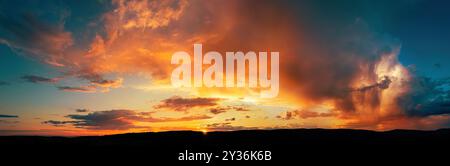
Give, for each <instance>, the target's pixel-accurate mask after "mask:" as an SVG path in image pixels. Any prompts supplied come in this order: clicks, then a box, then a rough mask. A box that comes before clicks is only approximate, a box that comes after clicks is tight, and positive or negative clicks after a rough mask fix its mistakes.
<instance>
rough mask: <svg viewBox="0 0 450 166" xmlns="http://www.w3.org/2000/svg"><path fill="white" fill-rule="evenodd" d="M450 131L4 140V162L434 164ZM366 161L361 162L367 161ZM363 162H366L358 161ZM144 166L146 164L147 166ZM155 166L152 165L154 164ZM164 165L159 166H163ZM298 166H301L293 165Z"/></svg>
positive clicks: (190, 133) (180, 133)
mask: <svg viewBox="0 0 450 166" xmlns="http://www.w3.org/2000/svg"><path fill="white" fill-rule="evenodd" d="M449 145H450V129H441V130H436V131H417V130H393V131H386V132H376V131H367V130H350V129H289V130H287V129H286V130H246V131H231V132H208V133H207V134H204V133H202V132H194V131H169V132H157V133H129V134H118V135H108V136H83V137H41V136H3V137H0V147H1V151H3V152H6V153H4V154H3V155H2V156H3V157H2V158H3V159H6V158H9V157H17V156H21V157H26V158H32V159H34V160H35V161H47V160H48V161H53V160H63V161H71V162H82V161H84V159H87V158H90V159H94V161H97V162H103V161H108V162H121V163H128V164H130V163H135V162H136V163H137V162H142V161H144V163H145V161H148V162H152V163H154V162H161V161H163V162H176V163H179V164H204V162H203V161H177V157H178V154H179V153H184V152H185V150H188V151H190V152H208V153H211V152H212V153H214V154H217V155H220V156H221V157H220V158H217V159H213V160H212V161H211V163H210V164H217V163H225V164H227V163H237V164H252V163H253V164H254V163H261V164H263V163H272V164H274V163H278V162H289V163H296V162H298V163H303V162H314V163H316V164H320V163H340V164H363V165H365V164H369V163H371V164H373V163H379V164H385V163H388V162H391V161H401V162H403V163H406V162H407V163H413V162H415V161H426V162H435V161H439V160H443V159H446V158H448V157H449V153H448V151H449V150H450V146H449ZM223 150H241V151H245V150H253V151H255V150H263V151H271V153H272V155H271V156H272V159H271V160H270V161H220V159H221V158H222V157H223V154H222V151H223ZM361 159H362V160H364V161H362V160H361ZM358 161H362V162H358ZM144 165H145V164H144ZM150 165H151V164H150ZM158 165H159V164H158ZM294 165H296V164H294Z"/></svg>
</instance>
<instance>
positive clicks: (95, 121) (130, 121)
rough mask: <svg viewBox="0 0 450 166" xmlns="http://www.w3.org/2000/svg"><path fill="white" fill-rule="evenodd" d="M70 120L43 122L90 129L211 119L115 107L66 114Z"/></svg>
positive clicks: (129, 127)
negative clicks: (171, 115)
mask: <svg viewBox="0 0 450 166" xmlns="http://www.w3.org/2000/svg"><path fill="white" fill-rule="evenodd" d="M66 117H67V118H69V119H71V120H68V121H56V120H48V121H44V122H42V123H43V124H49V125H53V126H63V125H66V124H70V125H73V126H74V127H77V128H85V129H89V130H128V129H133V128H148V126H140V125H136V124H135V123H137V122H174V121H193V120H204V119H210V118H211V117H210V116H207V115H192V116H184V117H178V118H161V117H159V118H156V117H153V116H152V112H138V111H134V110H126V109H115V110H107V111H95V112H90V113H88V114H86V115H74V114H70V115H67V116H66Z"/></svg>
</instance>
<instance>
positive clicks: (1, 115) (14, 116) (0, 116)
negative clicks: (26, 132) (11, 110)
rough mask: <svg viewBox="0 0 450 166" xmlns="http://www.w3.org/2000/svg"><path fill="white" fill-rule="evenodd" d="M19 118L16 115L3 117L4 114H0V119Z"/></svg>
mask: <svg viewBox="0 0 450 166" xmlns="http://www.w3.org/2000/svg"><path fill="white" fill-rule="evenodd" d="M18 117H19V116H17V115H4V114H0V118H18Z"/></svg>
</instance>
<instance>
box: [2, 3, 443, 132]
mask: <svg viewBox="0 0 450 166" xmlns="http://www.w3.org/2000/svg"><path fill="white" fill-rule="evenodd" d="M449 5H450V2H449V1H444V0H441V1H440V0H431V1H430V0H426V1H425V0H424V1H422V0H397V1H390V0H389V1H388V0H381V1H376V0H339V1H337V0H336V1H333V0H314V1H313V0H300V1H294V0H292V1H290V0H280V1H276V0H273V1H270V0H208V1H207V0H192V1H191V0H189V1H184V0H180V1H178V0H161V1H158V0H157V1H121V0H113V1H108V0H97V1H94V0H82V1H64V0H60V1H57V0H55V1H51V0H49V1H41V2H38V1H22V0H14V1H12V0H0V135H67V136H74V135H104V134H113V133H126V132H148V131H150V132H153V131H155V132H156V131H168V130H196V131H224V130H225V131H228V130H246V129H279V128H352V129H369V130H392V129H423V130H430V129H438V128H447V127H450V116H449V113H450V91H449V90H450V77H449V76H450V75H449V71H450V12H449V10H448V6H449ZM195 43H199V44H202V45H203V52H204V53H205V52H208V51H217V52H219V53H221V54H222V55H225V52H227V51H243V52H248V51H255V52H261V51H277V52H279V55H280V64H279V66H280V92H279V95H278V96H277V97H276V98H270V99H266V98H260V97H259V90H257V89H251V88H206V87H202V88H173V87H172V85H171V82H170V75H171V72H172V70H173V69H174V68H175V67H177V66H176V65H171V63H170V61H171V57H172V54H173V53H175V52H177V51H186V52H188V53H190V54H191V55H193V45H194V44H195ZM207 66H208V65H204V67H207Z"/></svg>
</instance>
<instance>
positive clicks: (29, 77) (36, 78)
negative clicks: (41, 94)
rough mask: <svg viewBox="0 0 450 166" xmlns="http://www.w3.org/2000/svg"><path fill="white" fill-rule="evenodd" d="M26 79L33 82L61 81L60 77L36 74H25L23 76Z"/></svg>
mask: <svg viewBox="0 0 450 166" xmlns="http://www.w3.org/2000/svg"><path fill="white" fill-rule="evenodd" d="M21 79H23V80H24V81H27V82H31V83H52V84H53V83H57V82H58V81H59V78H47V77H42V76H36V75H24V76H22V77H21Z"/></svg>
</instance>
